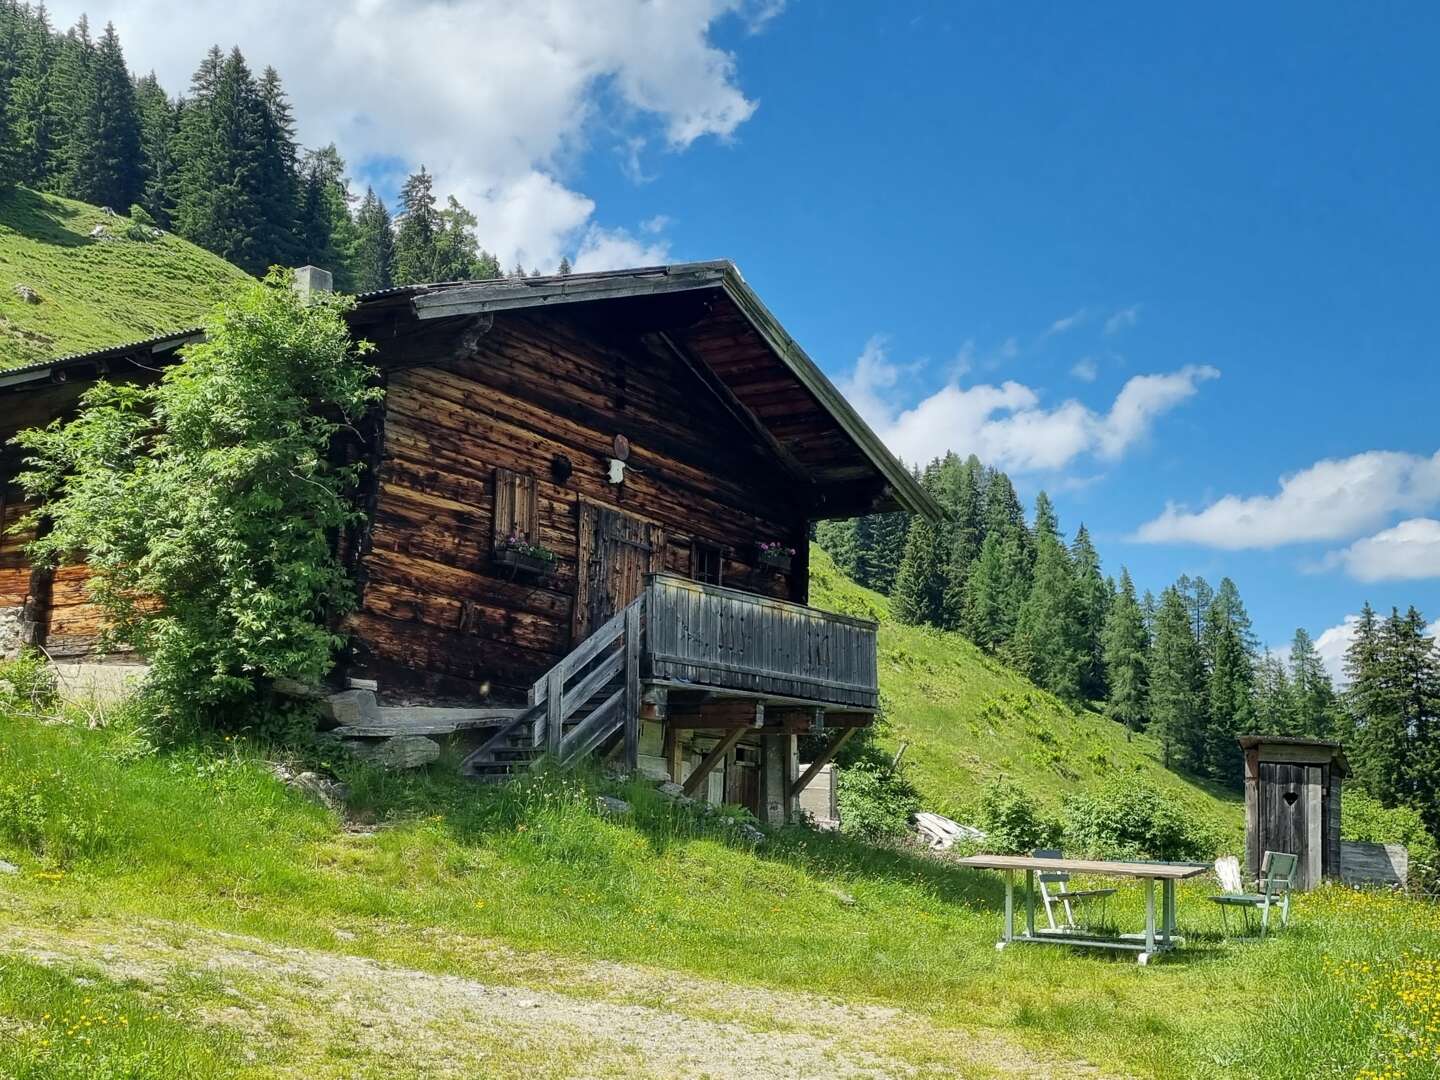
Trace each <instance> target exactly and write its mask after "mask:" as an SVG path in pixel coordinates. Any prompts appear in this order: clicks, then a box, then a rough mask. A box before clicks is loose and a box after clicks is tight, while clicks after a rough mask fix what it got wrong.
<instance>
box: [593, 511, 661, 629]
mask: <svg viewBox="0 0 1440 1080" xmlns="http://www.w3.org/2000/svg"><path fill="white" fill-rule="evenodd" d="M579 539H580V544H579V566H578V568H577V575H576V583H575V613H574V618H573V620H572V628H571V629H572V632H573V634H574V643H575V644H576V645H578V644H580V642H582V641H584V640H585V639H586V638H587V637H589V636H590V635H591V634H592V633H594V632H595V631H596V630H598V629H599V628H600V627H601V626H602V625H604V623H605V621H606V620H607V619H609V618H610V616H612V615H614V614H615V613H616V612H617V611H619V610H621V609H622V608H623V607H625V605H626V604H628V603H630V601H631V600H634V599H635V598H636V597H637V596H639V595H640V590H641V589H643V588H644V587H645V575H646V574H650V573H658V572H659V571H661V570H663V569H664V568H665V530H663V529H662V528H660V526H658V525H656V524H655V523H654V522H650V521H642V520H641V519H640V518H637V517H632V516H631V515H629V514H625V513H621V512H620V511H619V510H613V509H611V508H610V507H608V506H600V505H599V504H597V503H590V502H581V503H580V537H579Z"/></svg>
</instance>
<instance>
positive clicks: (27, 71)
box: [9, 4, 60, 189]
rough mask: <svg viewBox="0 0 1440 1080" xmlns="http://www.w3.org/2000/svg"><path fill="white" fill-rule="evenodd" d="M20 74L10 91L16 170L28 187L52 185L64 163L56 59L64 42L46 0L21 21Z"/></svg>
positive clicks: (17, 65)
mask: <svg viewBox="0 0 1440 1080" xmlns="http://www.w3.org/2000/svg"><path fill="white" fill-rule="evenodd" d="M18 29H19V35H20V36H19V40H18V42H17V43H16V48H17V50H18V51H17V54H16V55H17V60H16V67H15V80H14V82H13V83H12V84H11V89H10V94H9V104H10V130H11V138H12V139H13V140H14V144H13V145H14V148H15V149H14V160H15V169H16V175H17V177H18V179H19V181H20V183H22V184H25V185H26V186H27V187H32V188H37V189H49V188H50V187H51V185H52V182H53V180H54V178H55V174H56V172H57V170H58V169H59V167H60V161H59V154H60V147H59V143H58V138H59V130H58V127H59V119H58V116H57V110H58V108H59V103H58V102H57V101H56V99H55V63H56V56H57V54H58V52H59V44H58V42H57V41H56V38H55V34H54V32H53V31H52V30H51V28H50V17H49V14H48V13H47V12H46V10H45V5H44V4H41V5H39V6H38V7H36V8H34V9H33V10H32V11H31V12H30V13H29V15H28V16H25V15H23V13H22V15H21V16H20V18H19V21H18Z"/></svg>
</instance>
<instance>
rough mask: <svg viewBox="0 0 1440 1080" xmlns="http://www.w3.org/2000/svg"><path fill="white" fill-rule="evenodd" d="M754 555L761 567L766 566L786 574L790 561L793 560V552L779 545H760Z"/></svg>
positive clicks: (788, 570) (791, 549)
mask: <svg viewBox="0 0 1440 1080" xmlns="http://www.w3.org/2000/svg"><path fill="white" fill-rule="evenodd" d="M755 555H756V558H757V560H758V561H759V563H760V565H761V566H768V567H770V568H771V569H772V570H778V571H779V572H780V573H782V574H788V573H789V572H790V561H791V560H792V559H794V558H795V550H794V549H793V548H788V547H781V546H780V545H779V544H760V545H758V546H757V547H756V548H755Z"/></svg>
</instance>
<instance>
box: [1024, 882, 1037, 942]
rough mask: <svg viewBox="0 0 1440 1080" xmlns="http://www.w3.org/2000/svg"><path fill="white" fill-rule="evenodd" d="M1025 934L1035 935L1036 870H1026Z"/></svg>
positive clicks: (1027, 935)
mask: <svg viewBox="0 0 1440 1080" xmlns="http://www.w3.org/2000/svg"><path fill="white" fill-rule="evenodd" d="M1025 936H1026V937H1032V938H1033V937H1034V936H1035V871H1034V870H1026V871H1025Z"/></svg>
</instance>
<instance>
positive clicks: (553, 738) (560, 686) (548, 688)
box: [545, 664, 565, 754]
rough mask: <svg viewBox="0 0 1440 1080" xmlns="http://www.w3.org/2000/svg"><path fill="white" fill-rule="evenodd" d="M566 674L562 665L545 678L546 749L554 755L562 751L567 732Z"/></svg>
mask: <svg viewBox="0 0 1440 1080" xmlns="http://www.w3.org/2000/svg"><path fill="white" fill-rule="evenodd" d="M564 703H565V674H564V671H563V670H562V669H561V667H560V665H558V664H557V665H556V666H555V667H553V668H551V669H550V673H549V674H548V675H547V676H545V747H546V749H547V750H548V751H549V752H550V753H552V754H558V753H559V751H560V739H561V736H562V735H563V734H564V730H565V712H564Z"/></svg>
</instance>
